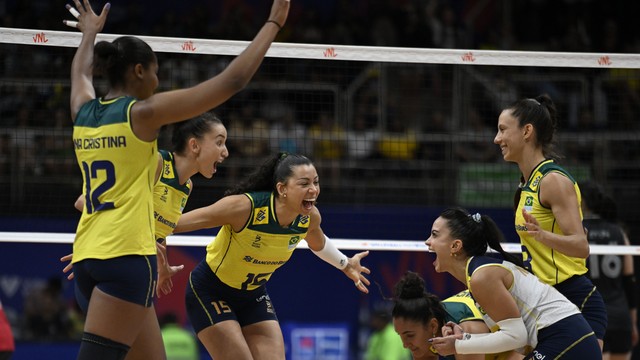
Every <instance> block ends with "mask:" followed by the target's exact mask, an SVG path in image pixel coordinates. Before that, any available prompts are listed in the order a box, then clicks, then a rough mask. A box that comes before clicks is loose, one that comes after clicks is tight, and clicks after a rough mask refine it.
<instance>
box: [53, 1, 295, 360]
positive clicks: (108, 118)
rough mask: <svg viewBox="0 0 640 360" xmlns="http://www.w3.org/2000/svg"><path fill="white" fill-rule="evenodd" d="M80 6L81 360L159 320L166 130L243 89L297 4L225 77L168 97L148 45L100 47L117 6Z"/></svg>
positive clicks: (127, 39) (76, 64)
mask: <svg viewBox="0 0 640 360" xmlns="http://www.w3.org/2000/svg"><path fill="white" fill-rule="evenodd" d="M74 3H75V9H74V8H73V7H71V6H68V9H69V11H70V12H71V13H72V14H74V16H77V20H78V21H77V22H69V21H66V22H65V23H66V24H67V25H71V26H74V27H77V28H78V29H79V30H81V31H82V39H81V41H80V45H79V46H78V49H77V51H76V54H75V56H74V59H73V62H72V65H71V101H70V105H71V117H72V120H73V121H74V131H73V142H74V146H75V151H76V157H77V159H78V164H79V166H80V169H81V171H82V174H83V179H84V185H83V195H85V199H86V204H85V207H84V209H85V210H84V211H83V213H82V217H81V219H80V222H79V224H78V228H77V231H76V237H75V241H74V245H73V265H74V275H75V280H76V282H77V285H78V289H79V292H80V294H82V296H84V297H86V298H87V299H89V304H88V311H87V315H86V321H85V327H84V334H83V336H82V343H81V345H80V350H79V353H78V359H92V360H96V359H97V360H101V359H122V358H124V357H125V356H126V354H127V352H128V351H129V348H130V347H131V345H132V344H133V342H134V340H136V339H137V338H138V335H139V334H140V332H141V330H142V329H143V328H144V327H145V326H146V321H145V319H148V317H149V316H151V314H153V308H152V304H153V302H152V299H153V295H154V289H155V279H156V274H157V269H156V259H155V256H156V255H155V254H156V245H155V244H156V242H155V236H154V228H155V224H154V222H153V221H154V219H153V194H152V189H153V186H152V185H153V180H154V174H155V170H156V166H157V155H156V151H157V149H156V147H157V146H156V139H157V135H158V131H159V130H160V127H161V126H163V125H165V124H168V123H173V122H178V121H181V120H184V119H188V118H190V117H193V116H196V115H199V114H201V113H204V112H205V111H208V110H209V109H212V108H214V107H216V106H218V105H220V104H221V103H223V102H224V101H226V100H227V99H228V98H229V97H231V96H232V95H234V94H235V93H236V92H238V91H240V90H241V89H242V88H244V86H245V85H246V84H247V82H248V81H249V80H250V79H251V77H252V76H253V74H254V73H255V72H256V70H257V69H258V67H259V65H260V63H261V62H262V59H263V58H264V55H265V53H266V51H267V50H268V49H269V47H270V45H271V43H272V41H273V40H274V38H275V36H276V34H277V33H278V31H279V30H280V27H281V26H282V24H284V22H285V20H286V18H287V14H288V11H289V0H274V2H273V5H272V8H271V14H270V18H269V20H268V21H267V22H266V23H265V25H264V26H263V27H262V29H261V30H260V31H259V32H258V34H257V36H256V37H255V39H254V40H253V41H252V42H251V43H250V44H249V46H248V47H247V48H246V49H245V50H244V51H243V52H242V53H241V54H240V55H238V57H236V58H235V59H234V60H233V61H232V62H231V63H230V64H229V66H228V67H227V68H226V69H225V70H224V71H223V72H221V73H220V74H218V75H216V76H215V77H213V78H211V79H209V80H207V81H204V82H202V83H200V84H198V85H196V86H193V87H191V88H186V89H180V90H174V91H168V92H161V93H154V92H155V90H156V88H157V86H158V77H157V71H158V63H157V59H156V56H155V54H154V53H153V51H152V50H151V48H150V47H149V46H148V45H147V44H146V43H145V42H144V41H142V40H140V39H138V38H136V37H132V36H123V37H119V38H117V39H116V40H114V41H113V42H106V41H101V42H99V43H97V44H96V45H95V46H94V42H95V39H96V36H97V34H98V32H100V31H101V30H102V28H103V26H104V23H105V21H106V19H107V14H108V12H109V9H110V4H108V3H107V4H106V5H105V7H104V8H103V9H102V11H101V13H100V15H96V14H95V13H94V12H93V10H92V9H91V5H90V3H89V1H88V0H83V2H82V3H81V2H80V1H79V0H74ZM94 71H95V72H96V73H100V74H103V75H105V77H106V78H107V80H108V82H109V89H108V91H107V93H106V95H105V96H104V97H101V98H96V92H95V89H94V87H93V84H92V78H93V72H94ZM153 346H154V347H157V346H160V347H161V346H162V342H161V341H160V342H159V343H158V344H154V345H153Z"/></svg>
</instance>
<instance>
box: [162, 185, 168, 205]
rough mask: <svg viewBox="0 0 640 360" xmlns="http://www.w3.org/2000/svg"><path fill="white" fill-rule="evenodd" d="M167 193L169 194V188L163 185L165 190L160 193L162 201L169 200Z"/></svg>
mask: <svg viewBox="0 0 640 360" xmlns="http://www.w3.org/2000/svg"><path fill="white" fill-rule="evenodd" d="M167 195H169V188H167V187H166V186H163V191H162V195H160V200H162V202H167Z"/></svg>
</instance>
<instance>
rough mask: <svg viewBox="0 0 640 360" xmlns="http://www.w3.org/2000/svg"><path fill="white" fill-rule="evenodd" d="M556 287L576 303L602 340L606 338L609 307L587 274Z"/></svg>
mask: <svg viewBox="0 0 640 360" xmlns="http://www.w3.org/2000/svg"><path fill="white" fill-rule="evenodd" d="M555 288H556V289H557V290H558V291H560V293H562V295H564V296H566V298H567V299H569V301H571V302H572V303H574V304H576V306H577V307H578V309H580V311H581V312H582V316H584V318H585V319H586V320H587V322H588V323H589V325H590V326H591V329H593V332H594V333H595V334H596V337H597V338H598V339H600V340H602V339H604V334H605V332H606V331H607V308H606V306H605V305H604V300H603V299H602V295H600V292H599V291H598V289H596V287H595V285H593V283H592V282H591V280H590V279H589V278H588V277H586V276H585V275H576V276H573V277H571V278H569V279H567V280H565V281H563V282H561V283H560V284H558V285H556V286H555Z"/></svg>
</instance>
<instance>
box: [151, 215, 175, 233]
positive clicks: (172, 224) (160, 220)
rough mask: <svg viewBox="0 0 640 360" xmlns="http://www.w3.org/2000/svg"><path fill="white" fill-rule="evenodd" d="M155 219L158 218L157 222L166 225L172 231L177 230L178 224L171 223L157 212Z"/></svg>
mask: <svg viewBox="0 0 640 360" xmlns="http://www.w3.org/2000/svg"><path fill="white" fill-rule="evenodd" d="M153 217H154V218H156V221H158V222H159V223H161V224H163V225H166V226H168V227H170V228H172V229H175V228H176V225H177V224H176V223H175V222H173V221H169V220H167V219H165V218H164V217H163V216H162V215H160V214H159V213H158V212H157V211H154V212H153Z"/></svg>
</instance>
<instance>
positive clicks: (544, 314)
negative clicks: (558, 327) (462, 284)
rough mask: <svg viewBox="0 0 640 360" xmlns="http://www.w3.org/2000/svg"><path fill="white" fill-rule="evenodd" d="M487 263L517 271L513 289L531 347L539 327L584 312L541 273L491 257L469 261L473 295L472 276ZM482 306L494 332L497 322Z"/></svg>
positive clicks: (483, 314) (514, 276) (483, 313)
mask: <svg viewBox="0 0 640 360" xmlns="http://www.w3.org/2000/svg"><path fill="white" fill-rule="evenodd" d="M486 266H500V267H502V268H504V269H506V270H508V271H510V272H511V274H513V284H512V285H511V288H510V289H509V292H510V293H511V296H513V299H514V300H515V301H516V304H517V306H518V309H519V310H520V316H521V317H522V319H523V320H524V324H525V326H526V328H527V335H528V339H527V344H528V345H529V346H531V347H535V346H536V345H537V344H538V330H540V329H544V328H546V327H548V326H550V325H552V324H554V323H556V322H558V321H559V320H562V319H564V318H566V317H569V316H571V315H575V314H580V310H579V309H578V307H577V306H575V305H574V304H573V303H572V302H570V301H569V300H567V298H566V297H564V295H562V294H561V293H560V292H559V291H558V290H556V289H555V288H554V287H553V286H551V285H547V284H545V283H543V282H542V281H540V279H538V277H537V276H535V275H533V274H531V273H530V272H528V271H526V270H525V269H523V268H521V267H519V266H517V265H515V264H513V263H511V262H509V261H503V260H501V259H496V258H493V257H488V256H474V257H472V258H470V259H469V261H468V262H467V286H469V291H470V292H471V295H473V289H472V288H471V287H470V284H469V282H470V279H471V275H473V273H474V272H475V271H478V269H481V268H483V267H486ZM476 305H479V304H476ZM478 308H480V311H481V312H482V316H483V318H484V321H485V323H486V324H487V326H488V327H489V328H490V329H491V330H492V331H495V330H497V329H498V326H497V325H496V322H495V321H493V319H491V318H490V317H489V316H488V315H487V314H486V313H485V312H484V310H482V308H481V307H480V306H478Z"/></svg>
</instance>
